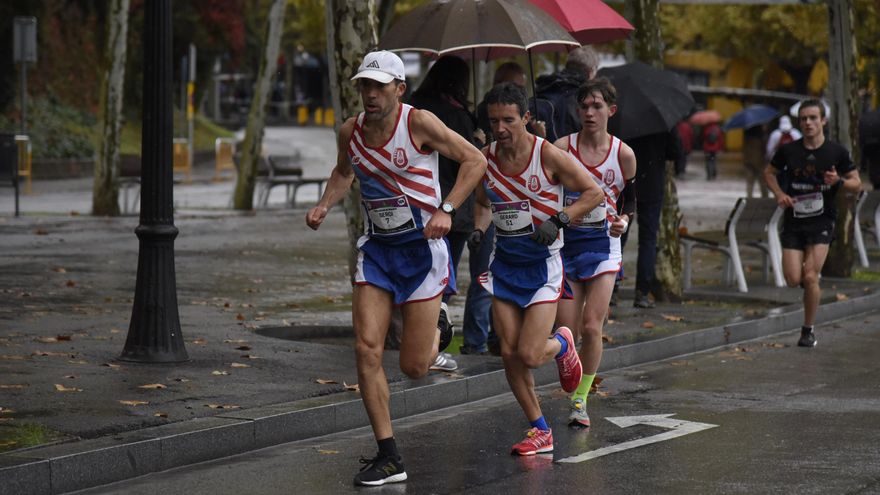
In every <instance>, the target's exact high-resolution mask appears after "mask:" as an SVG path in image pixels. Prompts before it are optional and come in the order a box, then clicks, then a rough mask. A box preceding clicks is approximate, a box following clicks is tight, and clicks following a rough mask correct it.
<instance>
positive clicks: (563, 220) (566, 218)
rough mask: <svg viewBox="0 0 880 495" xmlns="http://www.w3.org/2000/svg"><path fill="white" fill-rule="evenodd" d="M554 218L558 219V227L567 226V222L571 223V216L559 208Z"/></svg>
mask: <svg viewBox="0 0 880 495" xmlns="http://www.w3.org/2000/svg"><path fill="white" fill-rule="evenodd" d="M556 218H558V219H559V223H561V224H562V225H560V227H568V224H570V223H571V218H569V216H568V213H566V212H564V211H562V210H559V213H557V214H556Z"/></svg>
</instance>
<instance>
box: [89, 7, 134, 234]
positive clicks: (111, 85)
mask: <svg viewBox="0 0 880 495" xmlns="http://www.w3.org/2000/svg"><path fill="white" fill-rule="evenodd" d="M128 2H129V0H112V1H111V2H110V12H109V15H108V16H107V43H106V45H105V48H104V57H105V64H106V65H105V67H106V71H105V72H104V78H103V81H102V82H101V111H100V115H101V135H100V137H99V144H98V156H97V160H96V161H95V181H94V184H93V186H92V214H93V215H110V216H117V215H119V186H118V185H117V184H116V174H117V173H118V172H117V169H118V163H119V141H120V134H121V128H122V96H123V94H124V91H123V89H124V85H125V58H126V40H128V6H129V3H128Z"/></svg>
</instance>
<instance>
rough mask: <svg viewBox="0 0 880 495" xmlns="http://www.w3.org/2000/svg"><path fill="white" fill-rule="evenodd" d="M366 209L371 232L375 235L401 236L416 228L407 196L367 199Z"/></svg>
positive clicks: (365, 202)
mask: <svg viewBox="0 0 880 495" xmlns="http://www.w3.org/2000/svg"><path fill="white" fill-rule="evenodd" d="M364 207H365V208H366V209H367V216H368V217H369V219H370V231H371V232H372V233H373V234H377V235H389V234H400V233H402V232H407V231H410V230H414V229H415V228H416V221H415V219H414V218H413V215H412V210H411V209H410V207H409V201H407V199H406V196H395V197H393V198H382V199H365V200H364Z"/></svg>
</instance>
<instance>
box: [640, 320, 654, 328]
mask: <svg viewBox="0 0 880 495" xmlns="http://www.w3.org/2000/svg"><path fill="white" fill-rule="evenodd" d="M654 326H655V325H654V322H653V321H646V322H644V323H642V328H654Z"/></svg>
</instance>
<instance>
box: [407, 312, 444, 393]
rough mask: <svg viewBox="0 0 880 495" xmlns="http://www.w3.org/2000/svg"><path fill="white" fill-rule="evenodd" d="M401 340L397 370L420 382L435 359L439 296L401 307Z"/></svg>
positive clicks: (437, 340) (437, 337)
mask: <svg viewBox="0 0 880 495" xmlns="http://www.w3.org/2000/svg"><path fill="white" fill-rule="evenodd" d="M402 309H403V336H402V338H401V342H400V369H401V371H403V372H404V373H406V375H407V376H408V377H410V378H421V377H423V376H425V374H427V373H428V367H429V366H431V363H432V362H434V358H435V357H436V356H437V344H438V343H439V339H440V332H439V331H437V317H438V316H439V315H440V295H437V297H435V298H433V299H429V300H427V301H418V302H410V303H406V304H404V305H403V308H402Z"/></svg>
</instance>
